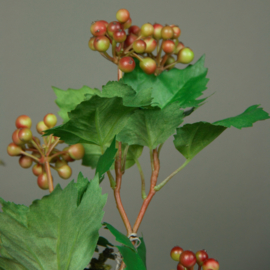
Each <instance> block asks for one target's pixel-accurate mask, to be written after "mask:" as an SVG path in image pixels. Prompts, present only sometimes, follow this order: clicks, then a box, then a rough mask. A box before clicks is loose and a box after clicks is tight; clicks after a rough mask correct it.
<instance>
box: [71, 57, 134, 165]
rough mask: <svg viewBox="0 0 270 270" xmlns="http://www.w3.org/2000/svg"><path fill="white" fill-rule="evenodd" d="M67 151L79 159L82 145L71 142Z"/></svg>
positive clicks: (82, 148)
mask: <svg viewBox="0 0 270 270" xmlns="http://www.w3.org/2000/svg"><path fill="white" fill-rule="evenodd" d="M132 60H133V59H132ZM68 153H69V155H70V156H71V158H73V159H76V160H77V159H81V158H83V156H84V147H83V145H82V144H80V143H77V144H73V145H71V146H70V147H69V148H68Z"/></svg>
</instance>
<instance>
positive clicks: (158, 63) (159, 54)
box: [157, 40, 164, 67]
mask: <svg viewBox="0 0 270 270" xmlns="http://www.w3.org/2000/svg"><path fill="white" fill-rule="evenodd" d="M163 42H164V40H162V42H161V45H160V47H159V51H158V54H157V66H158V67H160V57H161V53H162V45H163Z"/></svg>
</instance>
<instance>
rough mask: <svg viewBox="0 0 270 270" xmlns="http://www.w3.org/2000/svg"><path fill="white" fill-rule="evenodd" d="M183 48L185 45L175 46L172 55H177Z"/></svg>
mask: <svg viewBox="0 0 270 270" xmlns="http://www.w3.org/2000/svg"><path fill="white" fill-rule="evenodd" d="M184 48H185V45H184V44H183V43H182V42H179V43H178V44H177V45H176V48H175V50H174V52H173V53H174V54H176V55H177V54H178V53H179V52H180V50H182V49H184Z"/></svg>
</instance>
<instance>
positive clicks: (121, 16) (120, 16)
mask: <svg viewBox="0 0 270 270" xmlns="http://www.w3.org/2000/svg"><path fill="white" fill-rule="evenodd" d="M129 17H130V14H129V11H128V10H127V9H124V8H122V9H119V10H118V11H117V12H116V19H117V20H118V21H119V22H120V23H125V22H126V21H127V20H128V19H129Z"/></svg>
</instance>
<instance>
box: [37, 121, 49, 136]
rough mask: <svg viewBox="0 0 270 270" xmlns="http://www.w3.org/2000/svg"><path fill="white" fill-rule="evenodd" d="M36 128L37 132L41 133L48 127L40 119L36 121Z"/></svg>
mask: <svg viewBox="0 0 270 270" xmlns="http://www.w3.org/2000/svg"><path fill="white" fill-rule="evenodd" d="M36 129H37V132H38V133H39V134H42V133H43V131H45V130H47V129H48V127H47V126H46V125H45V123H44V122H43V121H40V122H38V123H37V125H36Z"/></svg>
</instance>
